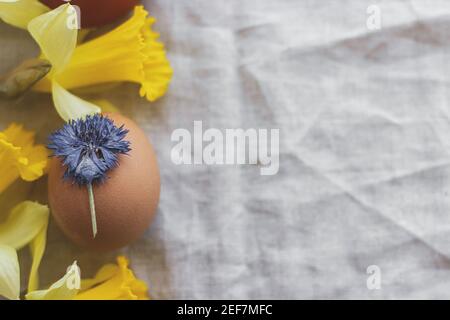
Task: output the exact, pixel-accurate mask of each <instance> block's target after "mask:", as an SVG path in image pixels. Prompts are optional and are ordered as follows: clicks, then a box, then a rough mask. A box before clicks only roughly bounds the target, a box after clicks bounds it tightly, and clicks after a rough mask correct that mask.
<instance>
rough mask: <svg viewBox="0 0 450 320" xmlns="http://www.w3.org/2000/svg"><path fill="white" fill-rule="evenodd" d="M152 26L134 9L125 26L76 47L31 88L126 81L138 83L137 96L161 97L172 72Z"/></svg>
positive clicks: (150, 20)
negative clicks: (67, 59)
mask: <svg viewBox="0 0 450 320" xmlns="http://www.w3.org/2000/svg"><path fill="white" fill-rule="evenodd" d="M154 23H155V19H154V18H153V17H150V18H149V17H148V12H147V11H146V10H145V9H144V7H143V6H137V7H136V8H135V10H134V15H133V16H132V17H131V18H130V19H129V20H128V21H126V22H125V23H123V24H122V25H120V26H119V27H117V28H116V29H114V30H112V31H111V32H109V33H107V34H105V35H103V36H100V37H99V38H96V39H94V40H91V41H88V42H86V43H83V44H81V45H79V46H77V47H76V49H75V51H74V52H73V56H72V58H71V60H70V62H69V63H68V65H67V66H66V68H64V70H63V71H61V72H59V74H57V75H56V74H55V73H54V72H50V74H49V75H48V76H47V77H46V78H44V79H43V80H41V81H40V82H38V83H37V84H36V85H35V86H34V89H35V90H38V91H50V90H51V89H52V85H51V82H52V79H54V80H55V79H56V81H57V82H58V83H59V84H60V85H61V86H63V87H64V88H66V89H76V88H81V87H86V86H91V85H99V84H105V83H110V82H117V81H128V82H134V83H138V84H140V85H141V89H140V94H141V96H142V97H144V96H145V97H147V99H148V100H149V101H154V100H156V99H158V98H160V97H162V96H163V95H164V94H165V93H166V91H167V88H168V85H169V82H170V79H171V77H172V73H173V72H172V69H171V67H170V64H169V61H168V60H167V58H166V53H165V50H164V45H163V44H162V43H161V42H159V41H158V39H159V34H158V33H156V32H154V31H153V30H152V29H151V27H152V25H153V24H154ZM38 42H39V41H38Z"/></svg>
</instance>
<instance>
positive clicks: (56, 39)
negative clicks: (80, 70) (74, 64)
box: [28, 4, 78, 73]
mask: <svg viewBox="0 0 450 320" xmlns="http://www.w3.org/2000/svg"><path fill="white" fill-rule="evenodd" d="M76 14H77V13H76V10H75V9H74V7H72V6H71V5H70V4H65V5H62V6H60V7H58V8H56V9H54V10H52V11H50V12H48V13H46V14H43V15H41V16H39V17H37V18H34V19H33V20H31V22H30V23H29V24H28V31H29V32H30V33H31V35H32V36H33V38H34V40H35V41H36V42H37V43H38V44H39V47H40V48H41V50H42V53H43V55H44V56H45V57H46V58H47V59H48V60H49V61H50V63H51V64H52V66H53V70H52V72H54V73H58V72H60V71H62V70H64V67H65V66H66V65H67V64H68V63H69V61H70V59H71V58H72V54H73V51H74V50H75V47H76V45H77V37H78V28H77V26H73V25H71V23H70V22H72V21H74V18H73V17H74V15H76ZM76 20H77V19H75V21H76Z"/></svg>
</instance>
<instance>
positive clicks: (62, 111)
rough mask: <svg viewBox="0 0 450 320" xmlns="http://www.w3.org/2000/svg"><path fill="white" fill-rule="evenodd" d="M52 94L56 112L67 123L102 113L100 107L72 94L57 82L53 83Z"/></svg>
mask: <svg viewBox="0 0 450 320" xmlns="http://www.w3.org/2000/svg"><path fill="white" fill-rule="evenodd" d="M52 93H53V103H54V104H55V108H56V111H57V112H58V114H59V115H60V117H61V118H63V119H64V120H65V121H69V120H72V119H80V118H84V117H86V116H87V115H91V114H95V113H100V112H101V109H100V108H99V107H98V106H96V105H95V104H92V103H90V102H87V101H85V100H83V99H81V98H79V97H77V96H75V95H73V94H71V93H70V92H69V91H67V90H66V89H64V88H63V87H61V86H60V85H59V84H58V83H57V82H56V81H53V85H52Z"/></svg>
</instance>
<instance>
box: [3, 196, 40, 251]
mask: <svg viewBox="0 0 450 320" xmlns="http://www.w3.org/2000/svg"><path fill="white" fill-rule="evenodd" d="M48 217H49V209H48V207H47V206H44V205H41V204H39V203H37V202H32V201H24V202H22V203H20V204H19V205H17V206H16V207H15V208H14V209H13V210H12V211H11V214H10V215H9V217H8V218H7V220H6V222H4V223H3V224H0V243H1V244H3V245H7V246H10V247H12V248H14V249H16V250H19V249H21V248H23V247H24V246H25V245H27V244H28V243H29V242H30V241H32V240H33V239H34V238H35V237H36V236H37V235H38V234H39V232H41V231H42V228H43V227H44V226H45V225H46V224H47V223H48Z"/></svg>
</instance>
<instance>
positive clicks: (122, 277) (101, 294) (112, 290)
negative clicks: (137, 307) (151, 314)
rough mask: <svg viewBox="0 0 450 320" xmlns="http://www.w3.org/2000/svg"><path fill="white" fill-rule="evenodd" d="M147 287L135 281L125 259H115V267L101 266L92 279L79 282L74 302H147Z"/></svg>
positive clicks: (109, 265) (140, 281) (111, 265)
mask: <svg viewBox="0 0 450 320" xmlns="http://www.w3.org/2000/svg"><path fill="white" fill-rule="evenodd" d="M147 291H148V287H147V285H146V283H145V282H143V281H142V280H139V279H136V277H135V275H134V273H133V271H131V270H130V269H129V268H128V260H127V259H126V258H125V257H118V258H117V265H114V264H107V265H105V266H103V267H102V268H101V269H100V270H99V271H98V272H97V274H96V275H95V277H94V278H93V279H86V280H82V281H81V290H80V293H79V294H78V295H76V297H75V300H148V299H149V297H148V294H147Z"/></svg>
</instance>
